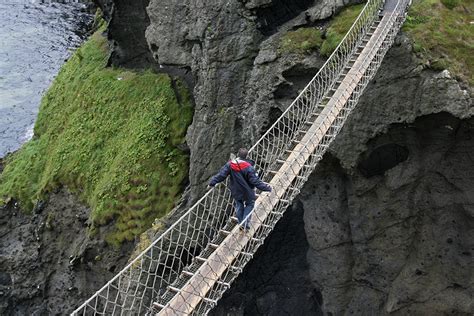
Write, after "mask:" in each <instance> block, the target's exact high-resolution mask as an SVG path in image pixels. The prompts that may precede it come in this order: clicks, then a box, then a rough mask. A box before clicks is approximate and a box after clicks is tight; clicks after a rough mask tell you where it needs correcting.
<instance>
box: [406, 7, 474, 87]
mask: <svg viewBox="0 0 474 316" xmlns="http://www.w3.org/2000/svg"><path fill="white" fill-rule="evenodd" d="M472 21H474V0H414V2H413V4H412V6H411V8H410V10H409V15H408V18H407V21H406V22H405V25H404V27H403V29H404V31H405V32H407V33H408V34H409V35H410V37H411V38H412V39H413V41H414V49H415V51H416V52H417V54H418V55H419V56H420V57H422V58H423V59H425V60H428V61H429V62H430V65H431V66H432V67H433V68H434V69H438V70H441V69H449V70H450V71H451V72H452V73H454V74H455V75H457V76H459V77H460V78H462V79H463V80H465V81H468V82H470V84H473V83H474V78H473V73H474V58H473V57H472V55H473V52H474V25H473V24H471V22H472Z"/></svg>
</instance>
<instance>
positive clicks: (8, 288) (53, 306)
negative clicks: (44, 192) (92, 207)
mask: <svg viewBox="0 0 474 316" xmlns="http://www.w3.org/2000/svg"><path fill="white" fill-rule="evenodd" d="M40 204H41V203H40ZM88 216H89V209H88V208H86V207H84V206H81V204H80V203H78V201H76V200H75V198H74V197H73V196H72V195H71V194H69V193H68V192H67V190H66V189H62V190H61V191H59V192H56V193H53V194H52V195H51V196H50V198H49V200H48V202H47V204H45V203H43V204H42V206H41V207H37V208H36V209H35V214H33V215H26V214H24V213H22V212H21V211H20V210H19V209H17V207H16V206H15V204H14V203H13V202H11V203H9V204H8V205H7V206H6V207H4V208H2V209H0V236H1V239H0V249H1V250H2V251H1V253H0V271H1V272H0V314H1V315H59V314H66V313H70V312H71V311H72V310H74V309H75V308H76V307H78V306H79V305H80V304H82V302H83V301H84V300H85V299H86V298H88V297H89V296H90V294H91V293H93V292H95V291H97V290H98V289H99V288H100V287H101V286H103V285H104V284H105V283H106V282H107V281H108V280H109V279H110V278H111V277H113V275H114V274H115V273H116V272H118V270H119V268H120V267H122V266H123V265H125V263H126V262H127V260H128V258H129V256H130V253H131V250H132V248H133V245H131V244H128V245H124V246H123V247H122V249H120V250H114V249H111V248H110V247H109V246H107V245H106V243H105V242H104V241H100V240H99V239H90V238H88V237H87V235H88V234H87V223H86V221H87V219H88ZM99 235H100V234H99Z"/></svg>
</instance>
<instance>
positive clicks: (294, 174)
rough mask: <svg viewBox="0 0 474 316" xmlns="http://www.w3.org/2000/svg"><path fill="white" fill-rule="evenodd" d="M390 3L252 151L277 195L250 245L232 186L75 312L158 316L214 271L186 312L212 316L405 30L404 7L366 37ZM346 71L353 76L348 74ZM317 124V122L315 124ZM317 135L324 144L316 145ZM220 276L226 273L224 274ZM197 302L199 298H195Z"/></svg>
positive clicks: (260, 205) (368, 15)
mask: <svg viewBox="0 0 474 316" xmlns="http://www.w3.org/2000/svg"><path fill="white" fill-rule="evenodd" d="M388 1H391V0H388ZM384 2H385V1H383V0H369V1H368V2H367V3H366V5H365V6H364V8H363V9H362V11H361V13H360V14H359V16H358V17H357V19H356V20H355V22H354V23H353V25H352V26H351V28H350V29H349V31H348V33H347V34H346V35H345V36H344V38H343V40H342V41H341V43H340V44H339V45H338V46H337V48H336V49H335V50H334V52H333V53H332V54H331V56H330V57H329V59H328V60H327V61H326V63H325V64H324V65H323V67H322V68H321V69H320V70H319V71H318V72H317V74H316V75H315V76H314V77H313V79H312V80H311V81H310V82H309V83H308V85H306V87H305V88H304V89H303V90H302V91H301V93H300V94H299V95H298V97H297V98H296V99H295V100H294V101H293V102H292V103H291V105H290V106H289V107H288V108H287V109H286V110H285V111H284V112H283V114H282V115H281V116H280V117H279V118H278V119H277V121H276V122H275V123H274V124H273V125H272V126H271V127H270V129H269V130H267V132H265V134H264V135H263V136H262V137H261V138H260V139H259V140H258V141H257V142H256V143H255V145H254V146H252V147H251V149H250V150H249V156H250V158H252V159H253V160H255V161H256V166H257V168H258V169H259V170H260V171H262V176H263V177H264V179H265V180H266V181H272V182H271V183H272V185H273V186H274V192H272V194H266V193H264V194H261V195H260V196H259V198H258V199H257V204H256V207H255V209H254V211H253V212H252V214H251V216H253V217H252V222H251V223H252V224H251V226H252V228H251V232H252V234H251V237H248V238H242V237H239V238H237V237H235V236H234V235H233V234H234V233H235V231H238V227H237V226H236V223H235V219H233V217H232V211H233V206H232V198H231V196H230V193H229V191H228V190H227V189H226V186H225V185H221V186H217V187H216V188H214V189H213V190H210V191H208V192H206V193H205V194H204V195H203V196H202V197H201V198H200V199H199V200H198V201H197V202H196V203H195V204H194V205H193V206H192V207H191V208H190V209H189V210H188V211H186V212H185V213H184V214H183V215H182V216H181V217H180V218H179V219H178V220H177V221H176V222H174V223H173V224H172V225H171V226H170V227H169V228H168V229H167V230H166V231H165V232H164V233H163V234H162V235H161V236H160V237H158V238H157V239H156V240H155V241H153V242H152V243H151V244H150V245H149V246H148V247H147V248H146V249H145V250H144V251H142V252H141V253H140V254H139V255H138V256H137V257H136V258H134V259H133V260H132V261H131V262H130V263H129V264H128V265H127V266H126V267H125V268H124V269H122V270H121V271H120V272H119V273H118V274H117V275H116V276H114V277H113V278H112V279H111V280H110V281H109V282H107V284H105V285H104V286H103V287H102V288H101V289H100V290H99V291H97V292H96V293H95V294H94V295H93V296H92V297H90V298H89V299H88V300H86V301H85V302H84V303H83V304H82V305H81V306H80V307H79V308H78V309H76V310H75V311H74V312H73V314H74V315H89V314H93V315H102V314H107V315H108V314H113V315H115V314H118V315H122V314H126V315H128V314H138V315H141V314H146V313H150V312H153V307H152V305H153V302H157V305H158V306H159V308H164V307H167V306H168V307H169V306H171V305H170V304H172V302H174V301H173V299H174V298H176V296H177V295H180V296H182V297H184V296H183V295H185V294H186V293H181V292H180V291H182V292H183V291H184V290H180V289H184V288H186V287H188V288H189V286H190V284H191V283H190V282H191V281H190V280H191V278H192V277H193V275H196V274H200V273H201V274H200V276H205V274H202V271H203V270H205V269H207V268H208V270H209V269H211V270H209V271H211V272H212V273H214V274H216V276H215V277H214V279H213V280H212V281H209V280H207V281H206V282H204V281H203V282H204V283H206V284H207V285H206V286H207V289H206V290H205V291H202V293H201V292H200V293H201V294H199V295H200V300H201V301H199V302H195V303H193V304H191V303H189V306H188V307H186V308H188V309H186V310H187V311H193V313H194V314H206V313H207V312H208V311H209V309H210V308H212V306H214V305H215V304H216V302H217V300H218V299H219V298H220V297H221V296H222V293H223V292H224V291H225V290H226V289H227V288H228V287H229V286H230V283H231V282H232V281H233V280H234V279H235V277H236V276H237V275H238V274H239V273H240V272H241V269H242V268H243V266H245V264H246V263H247V262H248V261H249V260H250V259H251V257H252V254H253V253H255V251H256V249H258V247H259V246H260V245H261V244H262V243H263V240H264V239H265V238H266V236H267V235H268V234H269V233H270V232H271V230H272V229H273V227H274V225H275V223H276V222H277V221H278V220H279V218H281V216H282V214H283V212H284V211H285V209H286V208H287V207H288V205H289V204H290V203H291V201H292V200H293V198H294V197H295V196H296V195H297V194H298V193H299V190H300V189H301V187H302V186H303V184H304V183H305V182H306V180H307V178H308V177H309V175H310V174H311V172H312V171H313V170H314V168H315V166H316V164H317V162H318V161H319V160H320V159H321V157H322V155H323V154H324V152H325V151H326V150H327V148H328V146H329V144H330V142H331V141H332V140H333V139H334V138H335V136H336V135H337V134H338V132H339V131H340V129H341V128H342V126H343V123H344V121H345V119H346V118H347V116H348V115H349V113H350V111H351V110H352V109H353V107H354V106H355V105H356V103H357V101H358V99H359V97H360V94H361V93H362V92H363V90H364V89H365V87H366V85H367V83H368V81H369V80H370V79H371V78H372V77H373V75H374V74H375V72H376V70H377V69H378V66H379V65H380V63H381V60H382V59H383V56H384V55H385V53H386V51H387V50H388V48H389V47H390V46H391V44H392V43H393V40H394V37H395V35H396V33H397V32H398V30H399V28H400V26H401V24H402V23H403V18H404V12H405V10H406V1H405V0H398V1H397V5H396V6H395V8H394V9H393V11H391V14H389V15H387V14H386V15H385V17H384V19H386V21H385V22H384V23H386V24H384V25H383V27H381V28H380V27H377V28H376V31H375V32H376V33H374V36H373V37H372V36H369V35H367V34H368V33H369V30H371V28H373V26H374V24H375V23H378V21H379V20H380V18H379V11H380V10H381V7H382V5H383V4H384ZM367 37H369V38H370V42H369V43H370V45H372V46H371V47H372V48H371V49H372V50H370V52H369V53H368V54H366V55H364V56H363V57H361V58H357V60H356V61H355V63H354V64H353V65H352V66H350V67H348V65H349V64H350V63H351V62H354V60H352V59H354V58H355V56H357V54H360V52H359V53H358V52H357V49H358V48H360V47H363V48H364V47H365V46H364V45H362V44H363V41H366V40H367ZM364 49H365V50H368V48H367V47H365V48H364ZM347 67H348V69H349V70H348V72H347V73H344V71H345V68H347ZM346 70H347V69H346ZM338 78H342V79H339V80H338ZM339 81H340V82H339ZM331 93H334V96H331ZM336 96H338V97H339V96H341V97H340V99H338V98H336ZM341 100H345V101H344V102H343V101H341ZM326 101H327V103H325V102H326ZM326 104H327V106H326ZM312 116H314V117H315V118H314V119H311V117H312ZM329 119H330V120H329ZM308 123H311V127H310V129H309V130H308V129H307V125H308ZM310 132H312V133H313V132H314V135H320V138H319V139H318V140H316V138H314V137H310V136H311V135H310ZM301 137H302V138H301ZM295 144H297V145H296V146H294V145H295ZM293 146H294V147H293ZM288 155H289V156H288ZM285 157H286V158H285ZM289 161H290V162H289ZM279 166H280V167H279ZM264 210H265V212H264ZM230 241H232V242H231V243H229V242H230ZM219 245H221V248H222V247H223V246H225V247H226V250H227V251H228V252H232V253H233V256H230V257H229V258H230V259H226V258H222V257H216V256H217V255H218V254H220V252H219V253H218V252H217V251H215V249H216V247H217V246H219ZM216 258H218V261H221V266H222V262H224V261H225V260H228V262H227V261H225V262H226V263H225V266H223V267H224V268H225V270H222V269H221V267H220V266H219V268H216V266H213V265H212V263H213V261H216V260H217V259H216ZM212 269H215V270H212ZM217 269H221V270H219V271H220V272H219V273H217V272H216V271H217ZM204 283H203V284H204ZM190 291H191V292H193V291H195V290H194V289H193V290H190ZM198 292H199V291H198ZM198 292H196V293H198ZM189 293H190V292H189ZM189 293H188V294H189ZM192 295H195V294H193V293H191V294H189V295H188V297H192ZM186 304H188V303H186ZM173 306H174V305H173ZM175 311H176V310H175ZM165 314H166V313H165Z"/></svg>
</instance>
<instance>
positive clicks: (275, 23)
mask: <svg viewBox="0 0 474 316" xmlns="http://www.w3.org/2000/svg"><path fill="white" fill-rule="evenodd" d="M313 3H314V0H272V3H271V4H270V5H268V6H265V7H262V8H259V9H257V12H256V13H257V23H258V25H259V29H260V30H261V32H262V33H263V34H264V35H271V34H273V33H275V32H276V31H277V29H278V27H279V26H280V25H282V24H283V23H285V22H287V21H289V20H291V19H293V18H294V17H295V16H297V15H298V14H300V13H301V12H303V11H305V10H306V9H308V8H309V7H310V6H311V5H312V4H313Z"/></svg>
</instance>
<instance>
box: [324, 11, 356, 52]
mask: <svg viewBox="0 0 474 316" xmlns="http://www.w3.org/2000/svg"><path fill="white" fill-rule="evenodd" d="M364 5H365V4H357V5H352V6H349V7H346V8H344V9H343V10H342V11H341V12H340V13H339V14H338V15H336V16H335V17H334V19H333V21H332V22H331V24H330V26H329V28H328V29H327V31H326V38H325V39H324V42H323V43H322V45H321V55H323V56H326V57H329V56H330V55H331V54H332V52H333V51H334V50H335V49H336V48H337V46H338V45H339V43H340V42H341V41H342V39H343V38H344V36H345V35H346V33H347V32H348V31H349V29H350V28H351V26H352V24H353V23H354V21H355V20H356V19H357V16H358V15H359V13H360V12H361V11H362V9H363V8H364Z"/></svg>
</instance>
